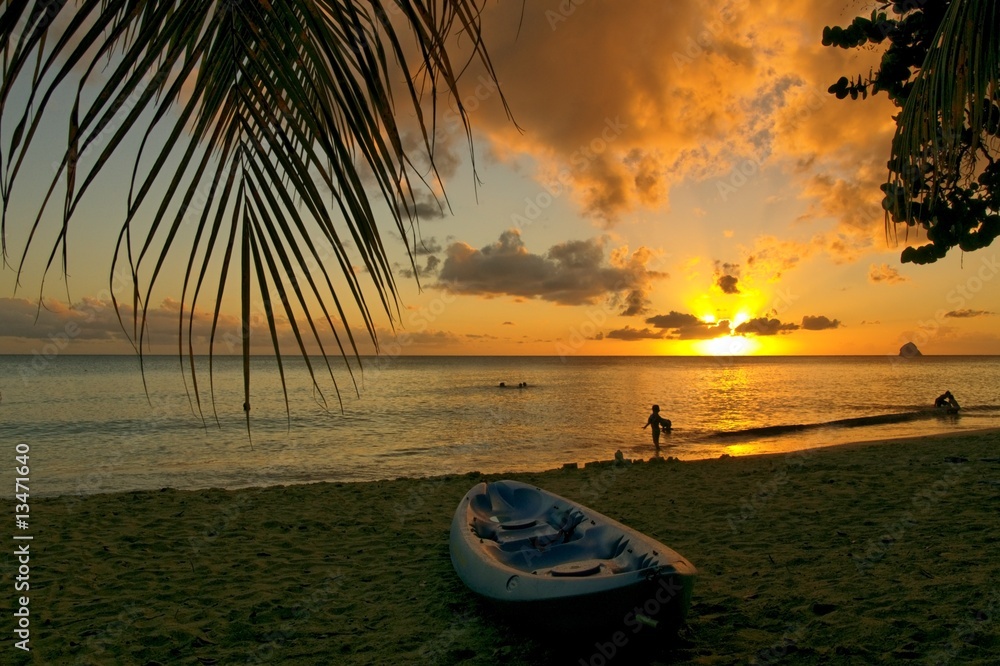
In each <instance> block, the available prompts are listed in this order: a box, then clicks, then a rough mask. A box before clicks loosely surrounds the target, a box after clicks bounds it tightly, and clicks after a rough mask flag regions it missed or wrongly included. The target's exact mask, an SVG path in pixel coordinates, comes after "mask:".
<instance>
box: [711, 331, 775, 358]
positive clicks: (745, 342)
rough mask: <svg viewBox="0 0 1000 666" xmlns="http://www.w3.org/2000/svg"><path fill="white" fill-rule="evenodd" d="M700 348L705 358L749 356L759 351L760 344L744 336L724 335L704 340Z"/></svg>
mask: <svg viewBox="0 0 1000 666" xmlns="http://www.w3.org/2000/svg"><path fill="white" fill-rule="evenodd" d="M698 347H699V351H700V352H701V353H702V354H703V355H705V356H749V355H751V354H753V353H754V352H756V351H757V349H758V348H759V347H760V343H758V342H757V341H756V340H753V339H750V338H747V337H746V336H743V335H724V336H722V337H719V338H712V339H711V340H702V341H701V342H700V343H699V344H698Z"/></svg>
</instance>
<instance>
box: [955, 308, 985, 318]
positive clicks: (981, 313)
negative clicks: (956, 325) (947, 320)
mask: <svg viewBox="0 0 1000 666" xmlns="http://www.w3.org/2000/svg"><path fill="white" fill-rule="evenodd" d="M995 314H996V313H995V312H990V311H989V310H970V309H968V308H965V309H962V310H952V311H950V312H945V313H944V316H945V317H954V318H955V319H967V318H969V317H989V316H991V315H995Z"/></svg>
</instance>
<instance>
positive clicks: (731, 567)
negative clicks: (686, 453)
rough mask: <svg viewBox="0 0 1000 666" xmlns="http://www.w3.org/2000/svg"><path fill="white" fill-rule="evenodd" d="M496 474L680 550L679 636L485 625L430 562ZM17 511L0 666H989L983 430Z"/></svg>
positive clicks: (990, 554) (996, 571)
mask: <svg viewBox="0 0 1000 666" xmlns="http://www.w3.org/2000/svg"><path fill="white" fill-rule="evenodd" d="M610 453H612V452H609V457H610ZM663 453H664V455H667V456H668V455H669V449H665V450H664V452H663ZM497 478H515V479H519V480H522V481H526V482H529V483H534V484H537V485H539V486H541V487H544V488H546V489H549V490H551V491H553V492H555V493H558V494H560V495H563V496H565V497H568V498H571V499H574V500H577V501H579V502H581V503H582V504H585V505H587V506H590V507H592V508H594V509H596V510H598V511H600V512H602V513H605V514H606V515H608V516H610V517H612V518H614V519H616V520H619V521H621V522H623V523H625V524H626V525H629V526H631V527H634V528H636V529H638V530H640V531H642V532H646V533H648V534H650V535H652V536H653V537H655V538H657V539H658V540H660V541H662V542H663V543H665V544H667V545H669V546H670V547H672V548H674V549H675V550H677V551H678V552H680V553H681V554H683V555H684V556H685V557H687V558H688V559H689V560H691V561H692V562H693V563H694V564H695V565H696V566H697V567H698V569H699V576H698V580H697V582H696V584H695V590H694V598H693V603H692V606H691V610H690V614H689V617H688V623H687V625H686V626H685V627H683V628H682V629H681V630H680V631H679V632H678V634H677V635H676V636H673V637H670V640H666V639H665V638H664V637H659V636H656V637H653V636H650V635H649V632H647V634H646V635H645V637H644V635H643V634H642V632H640V634H639V635H635V636H633V634H631V633H628V632H626V633H625V634H623V636H624V638H623V637H622V636H620V637H619V639H620V640H618V643H619V644H616V643H615V641H614V640H613V637H614V633H615V631H617V630H618V629H621V627H619V628H613V627H612V628H609V630H608V635H607V636H603V635H593V634H591V635H581V636H578V637H575V638H574V639H573V640H567V639H566V638H560V639H559V640H546V639H545V638H544V636H540V635H539V634H537V633H533V632H530V631H526V630H525V629H524V628H522V627H518V626H510V625H508V624H505V623H503V622H500V621H498V620H497V618H496V617H495V616H494V614H493V613H492V612H491V610H490V609H489V608H488V607H485V606H484V605H483V604H482V603H481V602H479V600H478V599H476V598H475V597H474V595H472V593H471V592H469V591H468V590H467V589H466V588H465V587H464V586H463V584H462V583H461V581H460V580H459V579H458V577H457V575H456V574H455V573H454V570H453V569H452V566H451V562H450V559H449V554H448V530H449V523H450V520H451V517H452V514H453V512H454V510H455V507H456V506H457V504H458V502H459V500H460V499H461V498H462V496H463V495H464V494H465V493H466V492H467V491H468V490H469V488H470V487H471V486H472V485H473V484H475V483H477V482H479V481H481V480H490V479H497ZM31 511H32V514H31V515H32V531H33V535H34V540H33V541H32V546H31V552H32V558H31V589H30V592H29V593H28V594H30V611H31V640H30V647H31V649H32V651H31V652H30V653H23V652H22V651H20V650H17V649H14V648H13V647H12V643H13V640H10V641H8V643H7V645H6V646H5V647H4V651H5V652H6V656H11V655H13V659H12V663H21V662H27V661H29V660H31V661H33V662H34V663H47V664H56V663H59V664H231V663H294V664H312V663H315V664H402V663H418V664H424V663H426V664H433V663H438V664H458V663H461V664H494V663H509V664H546V663H571V664H578V663H584V664H612V663H623V664H624V663H636V661H645V662H647V663H654V664H658V663H697V664H736V663H762V664H771V663H775V664H776V663H795V664H820V663H823V664H826V663H874V662H885V661H903V660H907V661H910V660H914V659H916V660H922V661H923V662H926V663H954V664H969V663H984V664H985V663H997V661H996V660H997V655H998V654H1000V436H998V434H997V433H996V432H981V433H972V434H965V435H954V436H944V437H926V438H920V439H910V440H897V441H889V442H871V443H863V444H854V445H846V446H838V447H830V448H825V449H815V450H811V451H806V452H798V453H793V454H786V455H766V456H752V457H741V458H735V457H734V458H722V459H716V460H704V461H690V462H679V461H676V460H662V459H661V460H657V461H653V462H643V463H634V464H625V465H614V464H611V463H602V464H589V465H586V466H584V467H582V468H581V469H561V470H555V471H550V472H544V473H531V474H527V473H524V474H522V473H510V474H503V475H488V476H484V475H480V474H478V473H470V474H465V475H451V476H443V477H438V478H429V479H400V480H395V481H384V482H371V483H318V484H310V485H298V486H286V487H271V488H251V489H244V490H236V491H223V490H206V491H194V492H187V491H185V492H181V491H174V490H163V491H159V492H132V493H116V494H107V495H94V496H87V497H59V498H47V499H36V500H33V503H32V508H31ZM6 559H7V560H8V562H7V566H6V570H7V571H11V570H13V569H12V567H14V568H16V565H14V564H13V560H12V558H11V556H10V555H9V554H8V555H7V557H6ZM8 617H10V616H8ZM623 643H627V644H623ZM639 648H641V652H640V651H636V650H638V649H639ZM630 651H632V652H630ZM5 661H6V657H5Z"/></svg>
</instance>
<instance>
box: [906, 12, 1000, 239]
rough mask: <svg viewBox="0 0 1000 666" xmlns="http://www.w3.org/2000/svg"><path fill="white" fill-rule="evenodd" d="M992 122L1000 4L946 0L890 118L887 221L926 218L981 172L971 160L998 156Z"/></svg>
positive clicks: (999, 144) (998, 92) (999, 141)
mask: <svg viewBox="0 0 1000 666" xmlns="http://www.w3.org/2000/svg"><path fill="white" fill-rule="evenodd" d="M997 123H1000V3H997V2H996V1H995V0H952V2H951V3H950V4H949V6H948V9H947V12H946V13H945V16H944V19H943V20H942V22H941V25H940V27H939V28H938V32H937V35H936V36H935V38H934V41H933V44H932V45H931V47H930V48H929V50H928V53H927V57H926V59H925V62H924V64H923V66H922V67H921V69H920V71H919V72H918V74H917V76H916V77H915V80H914V82H913V88H912V90H911V91H910V93H909V95H908V97H907V99H906V103H905V105H904V106H903V109H902V111H901V112H900V116H899V118H898V120H897V129H896V134H895V136H894V138H893V142H892V157H891V159H890V162H889V170H890V177H889V183H888V185H887V194H889V195H890V196H889V197H887V204H886V208H887V213H890V214H891V218H892V219H887V224H891V223H892V222H893V221H895V222H905V223H906V224H908V225H913V224H914V223H915V220H916V219H918V218H919V217H920V216H924V217H926V216H928V214H929V213H928V212H929V211H931V210H933V209H934V208H935V207H936V206H937V205H938V204H939V203H940V202H942V201H943V200H944V199H945V197H946V196H947V192H948V190H949V188H950V187H951V186H954V185H962V184H963V183H968V182H969V181H970V180H971V179H972V178H974V177H975V176H976V175H977V173H978V171H981V167H980V166H979V165H978V159H979V158H982V157H986V158H987V159H992V158H993V157H996V156H997V155H1000V134H998V133H997V131H996V129H995V128H996V125H997ZM991 126H992V127H993V129H992V130H991V129H990V128H991ZM991 156H992V157H991ZM931 173H932V174H933V178H930V179H928V178H927V175H928V174H931Z"/></svg>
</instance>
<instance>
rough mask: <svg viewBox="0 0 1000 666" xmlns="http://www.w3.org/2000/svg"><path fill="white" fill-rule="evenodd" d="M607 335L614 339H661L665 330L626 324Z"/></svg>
mask: <svg viewBox="0 0 1000 666" xmlns="http://www.w3.org/2000/svg"><path fill="white" fill-rule="evenodd" d="M605 337H607V338H609V339H612V340H629V341H632V340H659V339H661V338H663V337H664V334H663V331H653V330H650V329H648V328H643V329H638V328H632V327H631V326H626V327H625V328H620V329H618V330H617V331H611V332H610V333H608V334H607V335H606V336H605Z"/></svg>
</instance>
